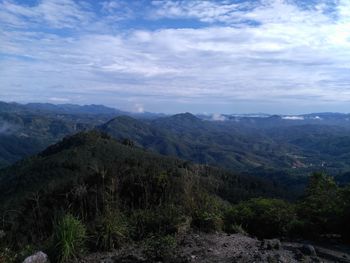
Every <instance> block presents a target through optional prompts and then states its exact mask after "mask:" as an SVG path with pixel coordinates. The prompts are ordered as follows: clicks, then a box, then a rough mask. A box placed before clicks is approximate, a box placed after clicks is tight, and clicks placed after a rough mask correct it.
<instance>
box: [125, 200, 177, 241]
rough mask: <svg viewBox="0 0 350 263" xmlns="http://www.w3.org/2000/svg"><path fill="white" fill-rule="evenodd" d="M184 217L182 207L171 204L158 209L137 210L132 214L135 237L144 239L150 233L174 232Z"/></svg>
mask: <svg viewBox="0 0 350 263" xmlns="http://www.w3.org/2000/svg"><path fill="white" fill-rule="evenodd" d="M182 219H183V217H182V212H181V209H180V208H178V207H176V206H171V205H169V206H165V207H159V208H157V209H145V210H135V211H133V213H132V215H131V221H132V230H133V237H134V239H142V238H145V237H147V236H149V235H150V234H154V235H160V234H161V235H168V234H174V233H176V231H177V229H178V226H179V224H180V223H181V221H182Z"/></svg>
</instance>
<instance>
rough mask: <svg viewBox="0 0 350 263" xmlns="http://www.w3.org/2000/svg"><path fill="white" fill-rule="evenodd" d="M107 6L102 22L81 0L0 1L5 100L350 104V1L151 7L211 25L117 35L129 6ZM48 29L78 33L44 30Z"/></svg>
mask: <svg viewBox="0 0 350 263" xmlns="http://www.w3.org/2000/svg"><path fill="white" fill-rule="evenodd" d="M102 3H103V4H102V6H101V10H103V12H106V13H108V14H106V15H105V16H104V17H99V19H97V14H95V13H94V12H92V9H91V8H90V7H89V5H88V4H87V6H86V5H83V4H82V2H77V1H71V0H62V1H58V0H44V1H41V2H39V4H38V5H36V6H31V7H29V6H24V5H19V4H15V3H14V2H12V1H3V2H1V1H0V7H1V8H0V10H1V11H0V21H5V20H6V23H5V24H3V30H2V31H3V32H2V33H3V34H1V35H0V41H1V43H2V44H1V45H2V48H1V49H2V50H1V51H2V52H3V53H4V54H6V57H4V58H3V59H2V60H1V61H0V67H1V68H2V71H1V73H0V83H1V86H2V87H3V88H2V89H3V91H4V93H6V94H7V96H8V99H14V100H16V98H20V99H21V98H23V99H27V100H29V99H30V98H34V99H35V98H36V99H42V100H49V99H50V98H51V99H52V98H66V97H69V98H70V99H71V101H73V102H74V101H79V100H81V101H84V100H86V101H84V102H94V100H98V99H100V100H101V101H100V103H103V102H104V101H103V100H106V101H110V102H111V104H112V102H113V100H116V101H118V102H124V103H125V104H126V107H128V108H132V107H133V105H135V101H137V102H138V104H140V105H142V108H143V106H145V107H146V108H147V110H149V108H150V107H149V105H150V104H152V103H153V104H157V103H159V105H162V104H161V103H164V105H165V106H167V103H168V102H171V103H173V104H176V103H177V104H179V105H191V106H192V107H196V104H197V103H199V102H200V103H202V104H206V105H208V104H213V105H221V104H227V105H229V104H233V105H235V104H238V102H239V101H240V102H247V101H250V102H253V103H254V102H257V101H258V102H266V103H270V104H280V105H286V104H288V103H299V104H300V103H303V102H305V103H309V101H310V100H311V101H312V102H313V103H320V104H322V103H324V104H327V103H338V102H344V103H347V102H348V101H350V89H349V88H348V87H349V85H350V77H349V74H348V70H349V68H350V62H349V61H350V41H349V39H350V31H349V30H348V29H349V28H350V14H349V10H350V1H347V0H339V4H338V5H337V6H336V8H335V11H334V12H335V13H336V15H333V14H332V15H330V14H329V13H327V12H326V11H325V10H326V8H327V5H326V4H325V3H326V1H323V2H321V3H320V4H319V5H318V6H314V7H312V8H309V9H305V8H301V7H299V6H297V5H295V4H292V3H291V1H288V2H287V1H282V0H274V1H272V0H270V1H263V2H262V3H261V4H251V3H252V1H248V2H247V3H248V4H247V3H246V4H243V6H242V5H241V4H230V3H229V1H222V2H211V1H157V2H155V1H154V2H153V4H154V5H153V8H156V12H154V15H153V19H161V18H164V17H167V18H186V17H188V18H192V19H193V18H195V19H198V20H200V21H203V22H206V23H209V25H206V26H203V27H200V28H159V29H155V30H149V29H147V28H145V29H137V30H133V29H131V28H130V29H128V30H112V29H110V28H109V22H110V21H111V20H110V19H111V17H110V15H115V14H118V12H119V10H120V8H125V6H122V5H123V3H121V2H120V1H104V2H102ZM106 19H107V20H108V22H106ZM246 20H254V21H256V22H258V23H259V26H257V25H254V24H253V25H252V24H246V23H243V21H246ZM43 22H47V23H48V25H49V27H52V28H56V29H57V28H71V27H75V30H77V31H76V33H75V34H73V35H71V34H67V35H59V34H55V33H52V32H51V33H48V32H47V31H45V30H43V31H42V32H41V31H40V24H41V23H43ZM218 22H219V23H218ZM101 23H102V24H103V25H104V26H101ZM84 24H86V25H87V24H88V25H89V28H94V29H96V30H86V29H85V28H84V26H83V25H84ZM4 25H5V26H4ZM80 25H81V28H80ZM8 27H11V29H8ZM14 29H15V30H14ZM22 29H23V30H22ZM97 29H98V30H97ZM111 32H113V33H111ZM29 69H30V70H29ZM34 93H37V94H36V95H35V94H34ZM67 94H69V95H68V96H67ZM129 98H133V99H131V100H130V99H129ZM128 99H129V100H128ZM128 103H129V104H128ZM113 104H114V103H113ZM179 108H181V107H180V106H179ZM157 111H166V109H165V110H164V109H163V108H160V109H158V110H157Z"/></svg>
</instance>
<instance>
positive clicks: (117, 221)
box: [93, 211, 129, 251]
mask: <svg viewBox="0 0 350 263" xmlns="http://www.w3.org/2000/svg"><path fill="white" fill-rule="evenodd" d="M94 225H95V226H94V232H93V236H94V242H95V246H96V247H97V248H99V249H101V250H105V251H107V250H111V249H114V248H119V247H120V246H121V245H122V244H123V243H125V242H126V241H127V240H128V238H129V225H128V221H127V218H126V217H125V216H124V215H123V214H122V213H120V212H118V211H108V212H107V213H106V214H105V215H102V216H100V217H99V218H98V219H97V221H96V222H94Z"/></svg>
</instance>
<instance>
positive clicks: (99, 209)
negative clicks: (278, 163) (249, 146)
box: [0, 131, 350, 262]
mask: <svg viewBox="0 0 350 263" xmlns="http://www.w3.org/2000/svg"><path fill="white" fill-rule="evenodd" d="M289 190H290V189H289V188H286V187H283V186H281V185H278V184H276V183H274V182H272V181H271V180H269V181H267V180H263V179H261V178H257V177H253V176H246V175H238V174H237V173H232V172H229V171H225V170H222V169H219V168H212V167H209V166H206V165H198V164H193V163H190V162H188V161H184V160H179V159H175V158H172V157H165V156H161V155H159V154H155V153H149V152H146V151H145V150H143V149H141V148H138V147H135V146H134V145H133V144H132V143H130V141H128V140H123V142H118V141H116V140H114V139H112V138H110V137H109V136H108V135H106V134H102V133H98V132H94V131H91V132H85V133H78V134H76V135H74V136H71V137H66V138H64V139H63V140H62V141H60V142H59V143H57V144H54V145H52V146H50V147H48V148H47V149H46V150H44V151H42V152H41V153H39V154H38V155H35V156H32V157H30V158H27V159H25V160H22V161H20V162H18V163H16V164H15V165H13V166H10V167H8V168H6V169H3V170H2V171H0V218H2V226H1V231H2V232H1V233H2V237H1V240H0V259H2V260H5V262H15V261H16V260H17V261H18V260H20V259H21V255H27V254H26V253H30V251H32V250H31V249H36V250H37V249H41V250H44V251H45V252H47V253H48V254H49V255H50V258H51V260H52V261H53V262H70V261H69V260H70V259H74V257H76V256H77V255H81V254H83V253H84V251H85V252H86V251H87V250H88V251H91V252H93V251H105V250H107V251H108V250H111V249H115V248H119V247H121V246H125V245H126V244H128V243H129V244H130V243H133V242H142V244H145V245H144V246H145V249H146V252H145V253H148V254H147V255H148V257H149V259H150V260H152V261H151V262H155V261H156V260H157V258H158V260H159V258H160V259H162V258H165V257H167V256H169V252H171V253H173V252H174V249H175V247H176V246H177V242H178V238H179V235H181V233H185V232H187V231H190V229H193V230H196V231H198V230H199V231H204V232H212V231H225V232H227V233H236V232H239V233H245V231H248V233H250V234H254V235H257V236H258V237H260V238H264V237H283V236H288V237H304V236H305V237H308V238H310V237H312V238H319V237H320V236H321V235H323V234H328V233H336V234H339V235H340V237H341V238H343V239H344V240H347V239H348V238H349V229H348V228H346V222H347V220H348V218H349V215H348V213H347V211H348V208H349V205H350V202H349V198H348V192H349V188H338V186H337V185H336V184H335V183H334V181H333V180H332V179H331V178H330V177H327V176H325V175H323V174H315V175H314V176H313V177H312V178H311V180H310V183H309V187H308V188H307V191H306V192H305V197H304V198H303V199H302V200H300V201H299V202H298V203H297V204H290V203H288V202H286V201H283V200H281V199H268V197H269V198H271V197H274V198H276V197H279V198H284V197H286V196H288V195H289V194H290V192H289ZM184 231H185V232H184ZM159 244H161V245H159ZM147 249H148V251H149V252H147ZM12 251H19V252H18V253H17V254H11V253H12ZM72 262H73V261H72ZM171 262H178V261H171Z"/></svg>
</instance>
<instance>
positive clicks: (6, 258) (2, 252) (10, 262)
mask: <svg viewBox="0 0 350 263" xmlns="http://www.w3.org/2000/svg"><path fill="white" fill-rule="evenodd" d="M17 258H18V256H17V254H16V253H15V252H13V251H12V250H11V249H9V248H8V247H0V262H1V263H3V262H4V263H14V262H16V261H17Z"/></svg>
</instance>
